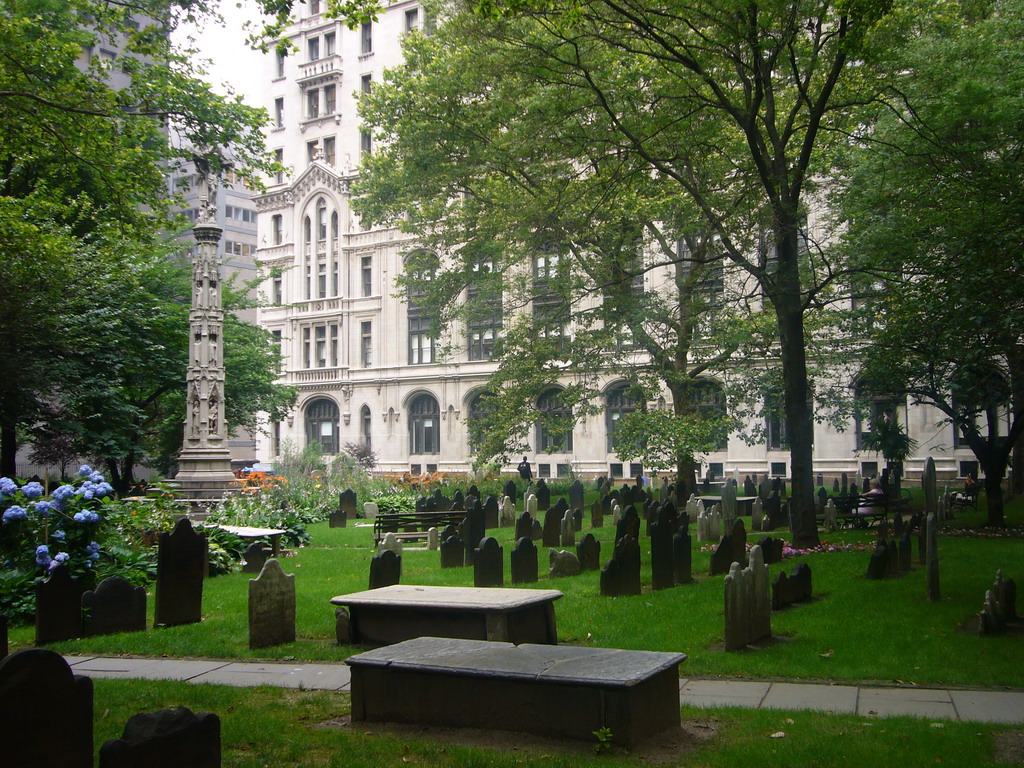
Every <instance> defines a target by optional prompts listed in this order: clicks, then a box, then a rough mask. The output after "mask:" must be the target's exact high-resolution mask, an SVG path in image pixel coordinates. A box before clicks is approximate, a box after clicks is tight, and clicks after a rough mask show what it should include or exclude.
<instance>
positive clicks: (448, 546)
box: [439, 535, 466, 568]
mask: <svg viewBox="0 0 1024 768" xmlns="http://www.w3.org/2000/svg"><path fill="white" fill-rule="evenodd" d="M439 548H440V550H441V567H442V568H461V567H462V566H464V565H465V564H466V544H465V542H463V540H462V538H461V537H460V536H458V535H452V536H449V537H447V538H442V539H441V544H440V547H439Z"/></svg>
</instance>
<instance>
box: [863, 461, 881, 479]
mask: <svg viewBox="0 0 1024 768" xmlns="http://www.w3.org/2000/svg"><path fill="white" fill-rule="evenodd" d="M860 473H861V475H862V476H864V477H874V476H875V475H877V474H878V462H877V461H862V462H861V463H860Z"/></svg>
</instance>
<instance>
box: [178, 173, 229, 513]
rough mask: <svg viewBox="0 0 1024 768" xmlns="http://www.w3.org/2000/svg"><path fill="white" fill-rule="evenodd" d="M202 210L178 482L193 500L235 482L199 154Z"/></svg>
mask: <svg viewBox="0 0 1024 768" xmlns="http://www.w3.org/2000/svg"><path fill="white" fill-rule="evenodd" d="M195 167H196V171H197V175H198V177H199V212H198V215H197V216H196V223H195V226H193V227H192V234H193V236H194V237H195V240H196V250H195V257H194V259H193V263H192V308H191V310H190V311H189V331H190V333H189V359H188V369H187V373H186V377H185V378H186V388H187V389H186V403H187V405H186V409H187V410H186V414H187V415H186V418H185V440H184V443H183V444H182V448H181V454H180V455H179V456H178V474H177V475H176V476H175V478H174V479H175V480H176V481H178V482H179V483H180V484H181V488H182V491H183V492H184V493H185V494H186V495H188V496H190V497H191V498H213V497H219V496H221V495H222V494H223V491H224V490H225V489H227V487H228V484H229V483H230V482H231V481H232V480H234V474H233V473H232V471H231V452H230V451H229V450H228V440H227V426H226V425H225V423H224V336H223V328H224V310H223V309H222V308H221V293H220V291H221V283H220V261H219V259H218V256H217V243H219V242H220V236H221V233H222V232H223V230H222V229H221V228H220V227H218V226H217V205H216V180H215V178H214V175H213V173H212V170H211V168H210V164H209V162H208V161H206V160H205V159H203V158H200V157H196V158H195Z"/></svg>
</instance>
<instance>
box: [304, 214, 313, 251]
mask: <svg viewBox="0 0 1024 768" xmlns="http://www.w3.org/2000/svg"><path fill="white" fill-rule="evenodd" d="M302 242H303V244H304V245H309V244H310V243H311V242H313V221H312V219H310V218H309V216H305V217H303V219H302Z"/></svg>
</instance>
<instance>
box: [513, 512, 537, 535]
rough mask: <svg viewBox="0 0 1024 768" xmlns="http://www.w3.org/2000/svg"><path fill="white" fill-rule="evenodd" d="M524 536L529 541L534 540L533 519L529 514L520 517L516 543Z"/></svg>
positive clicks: (517, 521)
mask: <svg viewBox="0 0 1024 768" xmlns="http://www.w3.org/2000/svg"><path fill="white" fill-rule="evenodd" d="M524 536H525V537H526V538H528V539H532V538H533V518H532V517H530V513H529V512H523V514H521V515H520V516H519V519H518V520H516V531H515V539H516V541H519V539H521V538H523V537H524Z"/></svg>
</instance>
